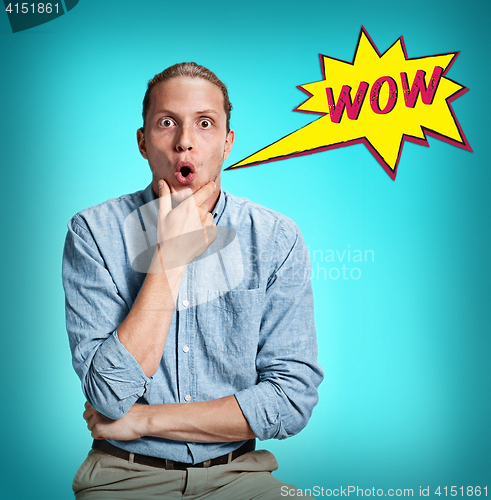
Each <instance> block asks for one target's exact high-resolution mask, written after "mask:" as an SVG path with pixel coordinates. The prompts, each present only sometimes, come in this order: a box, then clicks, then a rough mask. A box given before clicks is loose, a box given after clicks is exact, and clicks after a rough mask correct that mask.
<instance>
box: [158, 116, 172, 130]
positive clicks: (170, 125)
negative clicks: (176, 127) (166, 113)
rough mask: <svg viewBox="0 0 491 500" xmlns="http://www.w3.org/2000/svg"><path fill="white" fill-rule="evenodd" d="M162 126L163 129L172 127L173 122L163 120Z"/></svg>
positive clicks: (167, 119)
mask: <svg viewBox="0 0 491 500" xmlns="http://www.w3.org/2000/svg"><path fill="white" fill-rule="evenodd" d="M160 126H161V127H166V128H167V127H172V120H169V118H164V119H163V120H161V122H160Z"/></svg>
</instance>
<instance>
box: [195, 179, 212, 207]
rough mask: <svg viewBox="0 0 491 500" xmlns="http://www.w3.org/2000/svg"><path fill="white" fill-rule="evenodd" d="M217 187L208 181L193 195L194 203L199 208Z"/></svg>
mask: <svg viewBox="0 0 491 500" xmlns="http://www.w3.org/2000/svg"><path fill="white" fill-rule="evenodd" d="M216 188H217V185H216V184H215V183H214V182H213V181H210V182H208V184H205V185H204V186H203V187H201V188H199V189H198V191H196V193H194V202H195V203H196V206H198V207H200V206H201V205H203V203H204V202H205V201H206V200H207V199H208V198H209V197H210V196H211V195H212V194H213V193H214V192H215V190H216Z"/></svg>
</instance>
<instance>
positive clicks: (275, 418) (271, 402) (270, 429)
mask: <svg viewBox="0 0 491 500" xmlns="http://www.w3.org/2000/svg"><path fill="white" fill-rule="evenodd" d="M277 397H278V395H277V394H276V392H275V390H274V388H273V387H272V385H271V384H269V383H268V382H260V383H259V384H257V385H254V386H252V387H248V388H247V389H244V390H243V391H240V392H238V393H236V394H235V399H237V402H238V403H239V406H240V409H241V410H242V413H243V414H244V416H245V418H246V420H247V422H248V423H249V425H250V426H251V429H252V431H253V432H254V434H255V435H256V436H257V437H258V438H259V439H260V440H261V441H264V440H265V439H271V438H277V439H282V438H283V437H287V436H286V435H285V436H282V435H280V434H281V432H280V429H281V420H280V412H279V410H278V404H277V402H276V398H277Z"/></svg>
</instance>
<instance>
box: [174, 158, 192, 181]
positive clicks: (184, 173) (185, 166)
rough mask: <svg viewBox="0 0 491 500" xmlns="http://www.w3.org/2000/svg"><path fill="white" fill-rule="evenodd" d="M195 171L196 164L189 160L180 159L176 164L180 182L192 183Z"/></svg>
mask: <svg viewBox="0 0 491 500" xmlns="http://www.w3.org/2000/svg"><path fill="white" fill-rule="evenodd" d="M195 173H196V170H195V168H194V165H193V164H192V163H191V162H189V161H180V162H179V163H178V164H177V166H176V171H175V175H176V179H177V182H179V184H191V182H193V179H194V175H195Z"/></svg>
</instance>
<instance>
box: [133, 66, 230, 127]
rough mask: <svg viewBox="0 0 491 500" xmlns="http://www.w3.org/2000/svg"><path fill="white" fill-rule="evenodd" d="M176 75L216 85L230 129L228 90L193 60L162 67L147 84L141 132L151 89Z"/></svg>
mask: <svg viewBox="0 0 491 500" xmlns="http://www.w3.org/2000/svg"><path fill="white" fill-rule="evenodd" d="M177 76H187V77H189V78H203V79H204V80H208V81H209V82H211V83H213V84H214V85H216V86H217V87H218V88H219V89H220V90H221V92H222V94H223V107H224V110H225V113H226V115H227V132H228V131H229V130H230V113H231V112H232V103H231V102H230V99H229V97H228V91H227V87H226V86H225V84H224V83H223V82H222V81H221V80H220V79H219V78H218V77H217V76H216V75H215V73H213V71H210V70H209V69H207V68H205V67H204V66H200V65H199V64H196V63H194V62H189V63H179V64H174V66H170V67H168V68H167V69H164V71H162V72H161V73H158V74H157V75H155V76H154V77H153V78H152V79H151V80H150V81H149V82H148V85H147V91H146V92H145V97H144V98H143V112H142V116H143V127H142V132H144V131H145V125H146V121H147V113H148V109H149V108H150V100H151V94H152V89H153V88H154V87H155V85H157V84H158V83H161V82H165V81H166V80H170V79H171V78H175V77H177Z"/></svg>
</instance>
